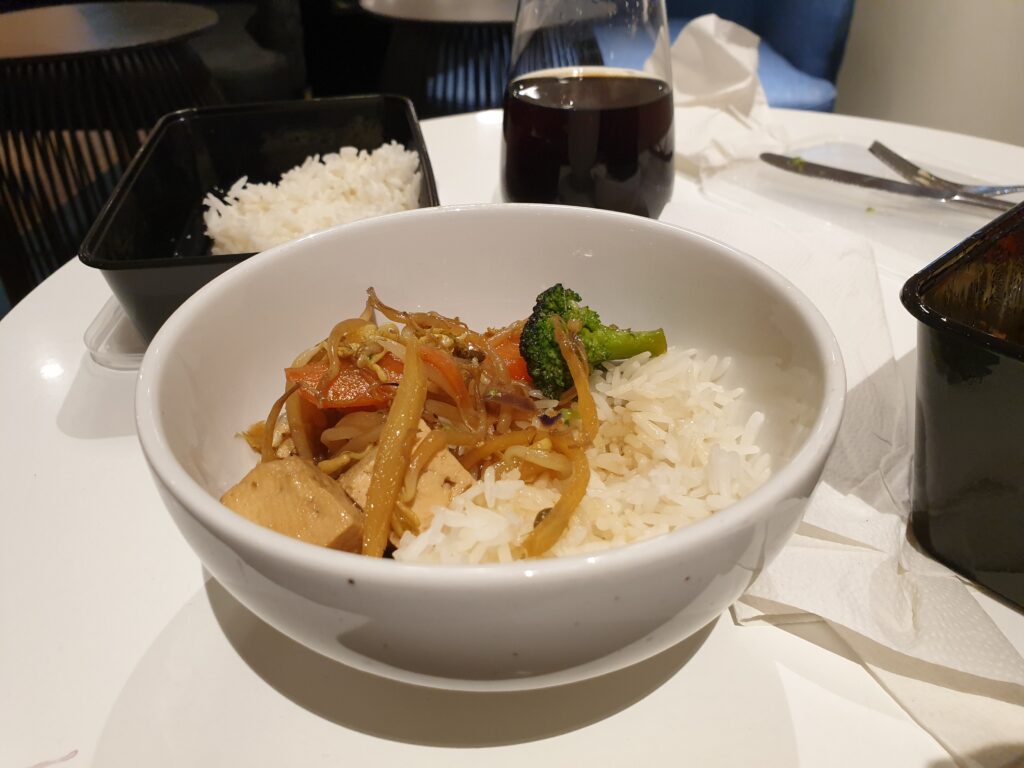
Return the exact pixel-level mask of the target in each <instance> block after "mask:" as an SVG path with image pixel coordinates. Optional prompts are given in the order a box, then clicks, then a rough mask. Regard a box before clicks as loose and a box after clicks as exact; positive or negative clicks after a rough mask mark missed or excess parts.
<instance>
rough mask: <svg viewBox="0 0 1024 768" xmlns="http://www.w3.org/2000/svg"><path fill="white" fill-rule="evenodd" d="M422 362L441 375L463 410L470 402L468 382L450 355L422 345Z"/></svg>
mask: <svg viewBox="0 0 1024 768" xmlns="http://www.w3.org/2000/svg"><path fill="white" fill-rule="evenodd" d="M420 360H422V361H423V362H424V363H425V364H426V365H428V366H430V367H431V368H433V369H434V370H435V371H436V372H437V373H438V374H440V376H441V379H442V380H443V381H444V383H445V384H446V385H447V389H449V390H450V394H451V396H452V397H453V398H454V400H455V404H456V405H457V406H459V407H460V408H461V407H463V406H465V405H466V404H467V403H468V402H469V389H467V388H466V380H465V379H463V378H462V371H460V370H459V366H458V365H457V364H456V362H455V361H454V360H452V356H451V355H450V354H448V353H447V352H445V351H444V350H441V349H437V348H436V347H428V346H426V345H421V346H420Z"/></svg>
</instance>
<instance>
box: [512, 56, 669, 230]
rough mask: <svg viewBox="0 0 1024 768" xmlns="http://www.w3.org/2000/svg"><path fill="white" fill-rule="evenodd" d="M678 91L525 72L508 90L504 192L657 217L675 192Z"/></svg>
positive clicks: (625, 79)
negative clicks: (674, 105)
mask: <svg viewBox="0 0 1024 768" xmlns="http://www.w3.org/2000/svg"><path fill="white" fill-rule="evenodd" d="M672 109H673V108H672V89H671V87H670V86H669V85H668V84H667V83H665V82H663V81H661V80H656V79H654V78H651V77H644V76H643V75H640V74H637V75H630V74H625V73H623V74H619V73H614V74H605V73H602V74H592V73H588V72H586V71H584V72H583V74H582V75H579V74H577V73H569V72H566V74H565V75H561V74H559V73H552V74H544V75H540V76H530V77H525V78H523V79H521V80H516V81H514V82H513V83H511V84H510V85H509V88H508V91H507V93H506V94H505V118H504V128H503V132H504V143H503V156H502V190H503V193H504V196H505V199H506V200H508V201H510V202H528V203H567V204H570V205H586V206H590V207H593V208H609V209H612V210H617V211H625V212H627V213H635V214H639V215H641V216H650V217H652V218H653V217H657V216H658V215H659V214H660V213H661V210H662V208H664V207H665V203H667V202H668V200H669V198H670V197H671V196H672V181H673V178H674V175H675V172H674V169H673V167H672V150H673V147H674V137H673V134H672Z"/></svg>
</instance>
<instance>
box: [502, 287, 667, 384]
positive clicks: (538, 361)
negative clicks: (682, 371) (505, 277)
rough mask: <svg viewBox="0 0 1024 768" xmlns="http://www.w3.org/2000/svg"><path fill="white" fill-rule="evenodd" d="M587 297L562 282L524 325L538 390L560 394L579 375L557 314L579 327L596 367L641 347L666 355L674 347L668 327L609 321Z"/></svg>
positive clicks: (525, 349) (523, 345)
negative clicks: (565, 349)
mask: <svg viewBox="0 0 1024 768" xmlns="http://www.w3.org/2000/svg"><path fill="white" fill-rule="evenodd" d="M580 301H581V297H580V295H579V294H578V293H576V292H575V291H571V290H569V289H568V288H564V287H563V286H562V285H561V284H558V285H553V286H551V287H550V288H548V289H547V290H546V291H544V292H543V293H542V294H541V295H540V296H538V297H537V303H536V304H535V305H534V307H533V312H532V313H531V315H530V317H529V318H527V320H526V324H525V325H524V326H523V334H522V339H521V341H520V345H519V350H520V352H521V353H522V356H523V359H524V360H525V361H526V366H527V369H528V370H529V373H530V376H531V377H532V379H533V383H534V384H535V385H536V387H537V389H539V390H540V391H541V392H543V393H544V394H545V395H547V396H548V397H552V398H556V399H557V398H560V397H561V396H562V394H563V393H564V392H565V391H566V390H568V389H569V388H570V387H571V386H572V384H573V377H572V374H571V373H570V371H569V367H568V365H567V364H566V360H565V358H564V357H563V356H562V352H561V349H560V348H559V345H558V344H557V342H556V341H555V332H554V326H553V318H556V317H560V318H562V320H564V321H565V322H566V323H567V324H569V325H570V326H571V327H572V328H573V332H574V335H578V336H579V339H580V342H581V343H582V344H583V348H584V349H585V350H586V361H587V363H588V365H589V367H590V369H593V368H595V367H597V366H598V365H600V364H601V363H603V362H605V361H607V360H623V359H625V358H628V357H633V356H634V355H639V354H640V353H641V352H650V353H651V354H653V355H660V354H663V353H664V352H665V350H666V349H667V348H668V347H667V344H666V343H665V332H664V331H662V330H661V329H660V328H659V329H658V330H656V331H631V330H629V329H628V328H627V329H623V328H617V327H616V326H614V325H605V324H604V323H603V322H601V318H600V317H599V316H598V314H597V313H596V312H595V311H594V310H592V309H591V308H590V307H587V306H584V305H582V304H580Z"/></svg>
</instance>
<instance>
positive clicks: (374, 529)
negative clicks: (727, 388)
mask: <svg viewBox="0 0 1024 768" xmlns="http://www.w3.org/2000/svg"><path fill="white" fill-rule="evenodd" d="M579 301H580V297H579V295H577V294H576V293H574V292H572V291H568V290H566V289H564V288H563V287H562V286H560V285H558V286H554V287H553V288H550V289H548V290H547V291H545V292H544V293H542V294H541V295H540V296H538V297H537V302H536V306H535V307H534V312H533V314H532V315H531V316H530V317H529V318H527V319H526V320H521V321H519V322H516V323H513V324H511V325H509V326H507V327H505V328H499V329H495V330H488V331H487V332H485V333H478V332H476V331H473V330H472V329H470V328H469V327H468V326H467V325H466V324H465V323H463V322H462V321H461V320H459V319H458V318H451V317H445V316H444V315H441V314H438V313H436V312H403V311H401V310H398V309H395V308H393V307H390V306H388V305H386V304H384V303H383V302H381V301H380V299H379V298H378V297H377V295H376V293H375V292H374V291H373V289H372V288H371V289H369V291H368V299H367V302H366V307H365V308H364V310H363V311H362V313H361V314H360V315H359V316H357V317H352V318H349V319H345V320H342V321H341V322H339V323H337V324H335V326H334V327H333V328H332V329H331V330H330V333H329V334H328V335H327V337H326V338H325V339H324V340H323V341H321V342H319V343H317V344H315V345H313V346H312V347H310V348H309V349H306V350H305V351H303V352H302V353H300V354H299V355H298V356H297V357H296V358H295V359H294V361H293V362H292V365H291V366H289V367H288V368H286V369H285V391H284V393H283V394H282V395H281V397H279V398H278V399H277V401H276V402H275V403H274V405H273V407H272V408H271V409H270V413H269V414H268V416H267V419H266V421H265V422H263V423H260V424H256V425H254V426H253V427H252V428H250V429H249V430H248V432H246V434H245V437H246V439H247V440H248V441H249V443H250V444H251V445H252V446H253V447H254V448H255V449H256V450H257V451H259V453H260V455H261V457H262V461H263V462H270V461H274V460H276V459H278V458H279V457H298V458H297V459H295V458H290V461H293V462H294V461H296V460H301V461H303V462H306V463H307V466H308V467H312V468H313V470H315V471H316V473H317V474H315V475H313V476H312V477H316V478H317V482H316V483H315V484H314V485H315V486H316V487H315V488H314V487H313V486H310V488H309V489H307V490H308V497H309V498H314V497H317V498H320V497H323V498H327V497H326V496H323V494H324V493H325V490H324V489H327V491H329V492H330V494H334V495H337V494H342V495H343V496H344V495H345V494H347V498H351V499H354V500H356V501H357V504H358V506H356V507H355V509H356V510H358V511H359V512H361V514H362V518H359V519H357V518H356V517H354V516H347V515H342V516H341V517H338V518H337V520H341V521H343V522H344V521H349V522H350V526H351V530H347V529H344V530H341V531H340V532H338V533H337V536H340V537H342V538H336V539H334V538H332V541H336V540H337V541H341V540H344V541H346V542H352V541H357V540H358V542H359V543H358V545H356V547H355V548H356V549H357V551H359V552H361V553H362V554H363V555H368V556H372V557H381V556H383V555H385V554H386V553H387V548H388V544H389V542H395V541H397V540H398V538H400V537H401V535H402V534H403V532H406V531H410V532H412V533H417V532H419V531H421V530H423V528H424V526H425V525H426V524H427V523H428V521H429V516H430V515H432V514H433V508H434V507H435V506H436V505H437V504H438V503H440V504H441V505H442V506H443V505H445V504H447V503H449V502H450V501H451V495H450V494H451V493H454V492H455V491H454V490H453V489H455V488H458V489H460V490H461V489H464V488H466V487H468V486H469V485H471V484H472V483H473V482H474V481H475V480H476V479H477V478H479V477H481V476H482V474H483V473H484V472H485V471H486V470H488V469H489V468H492V470H493V471H494V472H495V473H496V474H497V476H499V477H501V476H503V475H504V474H505V473H510V472H515V473H518V476H519V477H520V478H521V479H522V480H524V481H526V482H534V481H536V480H538V479H539V478H541V477H547V478H548V482H549V483H551V484H554V486H555V487H557V488H559V490H560V492H561V496H560V498H559V500H558V502H557V503H556V504H555V505H554V506H553V507H551V508H550V509H548V510H545V512H544V513H543V514H542V515H539V516H538V519H537V520H536V521H531V523H532V530H531V532H530V533H529V534H528V535H526V536H525V537H524V538H523V540H522V541H521V542H520V543H519V544H518V546H517V547H516V548H515V551H516V552H517V553H518V555H519V556H522V557H539V556H542V555H544V554H545V553H547V552H548V551H549V550H550V549H551V548H552V547H553V546H554V545H555V544H556V543H557V542H558V540H559V538H560V537H561V536H562V534H563V533H564V532H565V530H566V529H567V527H568V526H569V523H570V521H571V519H572V516H573V514H574V512H575V510H576V508H577V507H578V506H579V504H580V502H581V500H582V499H583V498H584V496H585V495H586V490H587V484H588V482H589V479H590V465H589V462H588V460H587V456H586V451H587V449H588V447H589V446H590V445H591V444H592V443H593V441H594V439H595V437H596V435H597V432H598V428H599V424H598V415H597V407H596V404H595V402H594V398H593V395H592V394H591V392H590V387H589V382H588V378H589V375H590V371H591V369H592V368H593V366H594V365H596V364H598V363H599V362H601V361H603V360H605V359H611V358H613V357H616V356H624V355H632V354H636V353H638V352H640V351H650V352H653V353H655V354H657V353H659V352H661V351H664V348H665V341H664V334H662V333H661V331H655V332H651V333H639V334H638V333H633V332H632V331H620V330H619V329H617V328H614V327H612V326H604V325H602V324H601V323H600V320H599V319H598V317H597V315H596V314H595V313H593V312H592V311H591V310H590V309H588V308H587V307H584V306H581V305H580V304H579ZM378 313H379V314H380V315H381V316H383V318H384V322H378V319H377V314H378ZM538 390H539V391H538ZM545 399H547V402H546V403H542V401H543V400H545ZM554 400H557V401H559V402H558V405H557V406H556V407H549V406H551V405H552V401H554ZM542 409H543V410H542ZM274 477H275V478H276V475H274ZM281 477H282V478H284V477H287V478H291V479H290V480H288V482H293V483H296V484H298V485H296V487H294V488H292V489H291V491H290V492H289V494H290V495H289V494H281V498H284V497H285V496H287V497H289V498H292V497H296V498H298V497H302V498H306V496H303V494H304V493H306V491H304V490H303V488H302V487H299V486H301V484H302V483H305V482H308V478H309V477H311V475H310V474H309V472H307V471H305V470H303V471H297V470H295V469H294V468H293V469H292V470H290V471H289V473H287V474H286V475H285V474H282V475H281ZM325 484H326V485H325ZM332 484H333V485H332ZM278 485H280V483H278ZM342 489H344V490H342ZM232 490H233V491H236V490H237V491H238V492H233V493H231V494H230V498H231V499H232V501H233V503H236V504H254V505H257V506H258V511H256V510H257V507H253V509H252V510H250V512H251V514H248V516H249V517H250V518H251V519H258V520H260V521H265V520H268V519H270V518H268V516H267V509H266V504H264V503H263V502H264V501H265V500H260V499H259V498H256V499H255V500H251V501H250V498H251V497H252V496H253V493H252V489H251V488H248V487H247V488H245V489H240V486H236V489H232ZM424 493H426V494H427V497H424V498H421V494H424ZM296 494H297V496H296ZM318 494H319V495H318ZM430 494H435V496H430ZM437 494H440V496H438V495H437ZM445 494H448V495H445ZM258 495H259V494H256V496H257V497H258ZM228 497H229V495H228V494H225V498H226V499H227V498H228ZM233 508H234V507H233ZM238 511H240V513H242V514H246V511H245V510H241V509H240V510H238ZM315 512H316V508H315V505H314V506H313V507H311V508H310V510H309V512H308V515H313V517H309V516H308V515H307V517H306V518H302V519H303V520H307V519H308V520H313V519H314V517H315ZM289 519H291V520H294V519H295V517H294V515H292V517H291V518H289ZM305 524H306V523H303V525H305ZM268 525H269V527H274V526H273V525H270V524H268ZM292 527H293V528H294V525H293V526H292ZM278 529H279V530H290V528H288V526H285V525H282V526H280V527H279V528H278ZM334 535H335V531H334V528H331V536H334ZM346 546H348V545H346Z"/></svg>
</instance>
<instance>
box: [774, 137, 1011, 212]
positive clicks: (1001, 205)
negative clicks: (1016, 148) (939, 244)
mask: <svg viewBox="0 0 1024 768" xmlns="http://www.w3.org/2000/svg"><path fill="white" fill-rule="evenodd" d="M761 159H762V160H763V161H764V162H766V163H768V164H769V165H772V166H774V167H776V168H781V169H782V170H784V171H789V172H791V173H796V174H799V175H801V176H809V177H811V178H817V179H827V180H829V181H837V182H840V183H842V184H852V185H854V186H858V187H866V188H868V189H877V190H881V191H883V192H895V193H896V194H900V195H910V196H912V197H922V198H927V199H930V200H937V201H940V202H945V203H964V204H966V205H972V206H976V207H981V208H989V209H992V210H997V211H1008V210H1010V209H1011V208H1013V207H1014V203H1011V202H1009V201H1007V200H997V199H994V198H991V197H986V196H984V195H979V194H977V193H975V192H961V191H958V190H954V189H950V188H945V187H927V186H924V185H921V184H910V183H908V182H905V181H896V180H894V179H887V178H884V177H881V176H871V175H869V174H866V173H858V172H856V171H848V170H846V169H845V168H835V167H833V166H830V165H822V164H820V163H813V162H811V161H809V160H804V159H803V158H801V157H787V156H786V155H777V154H774V153H772V152H764V153H762V154H761Z"/></svg>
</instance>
